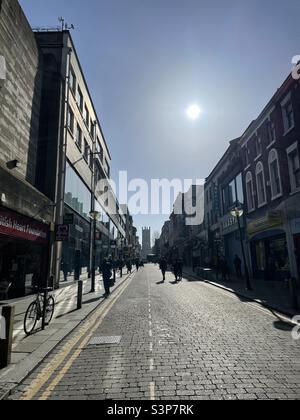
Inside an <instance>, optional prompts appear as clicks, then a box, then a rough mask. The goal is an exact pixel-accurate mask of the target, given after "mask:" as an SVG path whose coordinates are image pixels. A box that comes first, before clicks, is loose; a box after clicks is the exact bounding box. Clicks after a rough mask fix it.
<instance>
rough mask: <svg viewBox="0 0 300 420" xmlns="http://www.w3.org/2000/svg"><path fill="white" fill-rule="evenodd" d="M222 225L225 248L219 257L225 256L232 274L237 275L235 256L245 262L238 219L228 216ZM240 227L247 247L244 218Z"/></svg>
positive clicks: (222, 248)
mask: <svg viewBox="0 0 300 420" xmlns="http://www.w3.org/2000/svg"><path fill="white" fill-rule="evenodd" d="M221 225H222V238H223V244H222V245H223V246H221V249H220V253H219V255H220V256H222V254H223V256H225V259H226V262H227V264H228V266H229V268H230V272H231V273H235V265H234V259H235V256H236V255H237V256H238V257H239V258H240V260H241V261H243V253H242V246H241V237H240V232H239V225H238V220H237V218H236V217H233V216H232V215H230V214H228V215H226V216H224V217H223V219H222V221H221ZM240 226H241V234H242V240H243V242H244V245H245V222H244V219H243V218H241V219H240ZM222 250H223V251H222Z"/></svg>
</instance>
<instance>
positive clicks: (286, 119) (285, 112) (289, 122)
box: [281, 94, 295, 134]
mask: <svg viewBox="0 0 300 420" xmlns="http://www.w3.org/2000/svg"><path fill="white" fill-rule="evenodd" d="M281 108H282V117H283V126H284V133H285V134H286V133H287V132H288V131H290V130H291V129H292V128H293V127H294V126H295V119H294V110H293V105H292V100H291V94H289V95H288V96H287V97H286V98H285V100H284V101H283V102H282V103H281Z"/></svg>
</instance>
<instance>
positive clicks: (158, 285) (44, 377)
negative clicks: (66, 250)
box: [7, 265, 300, 400]
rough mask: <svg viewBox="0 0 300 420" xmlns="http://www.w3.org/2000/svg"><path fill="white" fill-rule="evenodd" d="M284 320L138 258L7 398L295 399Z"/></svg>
mask: <svg viewBox="0 0 300 420" xmlns="http://www.w3.org/2000/svg"><path fill="white" fill-rule="evenodd" d="M294 328H295V324H293V323H291V321H290V319H289V318H287V317H284V316H282V315H280V314H277V313H276V312H274V311H269V310H267V309H266V308H263V307H262V306H261V305H259V304H258V303H255V302H253V301H249V300H248V299H244V298H241V297H240V296H238V295H235V294H233V293H231V292H228V291H227V290H223V289H221V288H217V287H215V286H213V285H210V284H208V283H204V282H191V281H188V280H187V279H183V280H182V282H180V283H175V282H174V277H173V275H172V273H170V272H168V273H167V277H166V281H165V283H162V282H161V274H160V272H159V269H158V267H157V266H154V265H146V266H145V268H143V269H141V270H140V271H139V272H138V273H137V274H135V275H134V276H132V277H131V278H130V279H128V281H125V282H124V283H123V284H121V285H120V287H119V288H118V290H116V291H115V293H114V294H113V295H112V296H111V297H110V298H109V299H107V300H106V301H105V302H104V303H103V304H102V305H100V306H98V307H97V308H96V309H95V310H94V312H93V313H92V314H91V315H90V316H89V317H87V318H86V320H85V321H84V322H82V323H81V324H80V325H79V326H78V327H77V328H75V329H74V330H73V332H72V334H70V335H69V336H68V337H67V338H65V339H64V340H62V341H61V342H60V343H59V345H57V346H56V347H55V349H54V350H53V351H52V352H51V353H50V354H49V355H48V356H47V357H46V358H45V359H44V360H43V361H42V363H41V364H40V365H39V366H38V367H37V368H36V369H35V370H34V371H33V372H32V373H31V374H30V375H28V377H27V378H26V379H25V380H23V381H22V383H20V384H19V386H17V387H16V388H15V389H14V390H13V392H12V393H11V394H10V395H9V396H8V397H7V398H8V399H10V400H19V399H21V400H32V399H33V400H35V399H39V400H84V399H86V400H93V399H96V400H108V399H109V400H207V399H212V400H219V399H225V400H237V399H250V400H257V399H258V400H265V399H272V400H274V399H284V400H286V399H291V400H292V399H297V400H298V399H300V340H296V339H295V336H293V334H292V331H293V330H294Z"/></svg>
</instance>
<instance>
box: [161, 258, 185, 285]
mask: <svg viewBox="0 0 300 420" xmlns="http://www.w3.org/2000/svg"><path fill="white" fill-rule="evenodd" d="M159 268H160V271H161V272H162V275H163V280H162V282H163V283H164V282H165V280H166V272H167V270H168V262H167V260H166V259H165V258H162V259H161V260H160V262H159ZM172 271H173V273H174V276H175V282H178V281H181V280H182V272H183V261H182V260H181V259H180V258H176V259H175V260H174V262H173V264H172Z"/></svg>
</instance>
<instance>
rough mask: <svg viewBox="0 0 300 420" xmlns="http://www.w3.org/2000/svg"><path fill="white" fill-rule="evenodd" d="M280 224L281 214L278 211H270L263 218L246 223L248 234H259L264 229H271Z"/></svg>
mask: <svg viewBox="0 0 300 420" xmlns="http://www.w3.org/2000/svg"><path fill="white" fill-rule="evenodd" d="M281 224H282V213H281V212H280V211H270V212H268V213H267V215H266V216H265V217H262V218H260V219H257V220H254V221H253V222H249V223H248V228H247V229H248V234H249V235H253V234H254V233H257V232H261V231H263V230H266V229H271V228H273V227H275V226H280V225H281Z"/></svg>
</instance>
